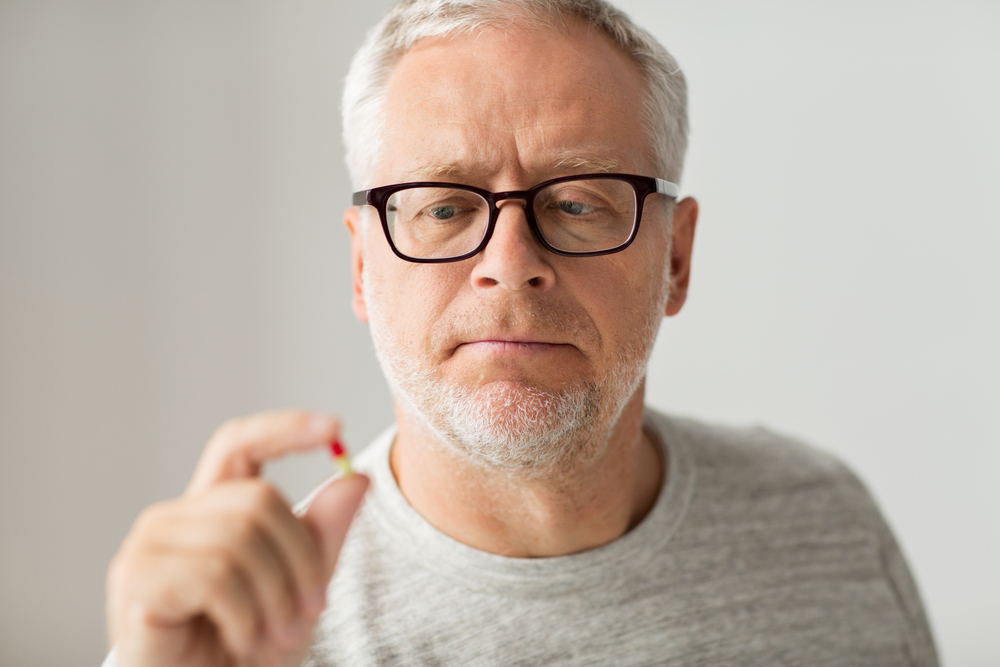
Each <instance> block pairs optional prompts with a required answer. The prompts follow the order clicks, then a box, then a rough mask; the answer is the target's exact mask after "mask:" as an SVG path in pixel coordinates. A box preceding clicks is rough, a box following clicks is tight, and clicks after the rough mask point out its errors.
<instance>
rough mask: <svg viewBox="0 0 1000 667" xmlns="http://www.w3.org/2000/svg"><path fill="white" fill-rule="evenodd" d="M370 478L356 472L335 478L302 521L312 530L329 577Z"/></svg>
mask: <svg viewBox="0 0 1000 667" xmlns="http://www.w3.org/2000/svg"><path fill="white" fill-rule="evenodd" d="M369 483H370V480H369V479H368V478H367V477H366V476H365V475H361V474H353V475H349V476H347V477H341V478H338V479H335V480H333V481H332V482H330V483H328V484H327V485H326V486H325V487H323V488H322V489H321V490H320V491H319V492H318V493H317V494H316V495H315V496H314V497H313V499H312V502H311V503H310V504H309V507H308V509H306V511H305V513H304V514H302V517H301V521H302V522H303V523H305V524H306V527H307V528H309V530H310V531H311V532H312V534H313V537H314V538H315V539H316V544H318V545H319V549H320V554H321V556H322V558H323V576H324V577H325V578H327V579H329V578H330V577H331V576H332V575H333V568H334V567H336V565H337V557H338V556H339V555H340V548H341V547H342V546H344V538H345V537H346V536H347V529H348V528H350V527H351V521H353V520H354V515H355V514H357V511H358V508H359V507H361V500H362V499H363V498H364V495H365V491H367V490H368V485H369Z"/></svg>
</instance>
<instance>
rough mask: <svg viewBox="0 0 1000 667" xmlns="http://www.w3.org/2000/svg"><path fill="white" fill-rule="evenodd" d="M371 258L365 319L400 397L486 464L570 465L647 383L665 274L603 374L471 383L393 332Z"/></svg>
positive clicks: (563, 321)
mask: <svg viewBox="0 0 1000 667" xmlns="http://www.w3.org/2000/svg"><path fill="white" fill-rule="evenodd" d="M369 266H370V264H369V263H368V262H365V264H364V269H365V270H364V273H365V275H364V276H363V280H362V284H363V286H364V298H365V304H366V307H367V311H368V321H369V326H370V328H371V333H372V340H373V341H374V343H375V353H376V355H377V357H378V360H379V363H380V364H381V366H382V371H383V373H385V376H386V379H387V380H388V382H389V386H390V389H391V390H392V393H393V395H394V397H395V398H396V401H397V402H398V403H399V405H400V406H401V407H402V408H403V410H404V411H405V412H406V413H407V414H408V415H409V416H410V417H411V418H413V419H414V420H415V421H416V422H417V424H418V425H420V426H422V427H424V429H426V430H427V431H428V433H429V434H430V435H431V436H432V437H433V438H434V439H435V440H437V441H438V442H439V443H441V444H443V445H445V446H447V447H448V448H449V449H451V450H452V451H454V452H456V453H458V454H460V455H461V456H463V457H465V458H467V459H468V460H471V461H472V462H473V463H475V464H477V465H479V466H481V467H485V468H488V469H492V470H497V471H505V472H507V473H511V474H516V475H519V476H527V477H541V476H547V475H550V474H551V473H554V472H563V473H566V472H569V471H570V470H572V469H574V468H575V467H577V466H579V465H581V464H585V463H586V461H587V460H589V459H592V458H593V457H594V456H595V455H597V454H599V453H600V451H601V450H602V448H603V447H604V446H605V445H606V444H607V443H608V441H609V438H610V436H611V432H612V431H613V429H614V427H615V425H616V424H617V422H618V419H619V417H620V416H621V414H622V411H623V410H624V409H625V406H626V405H627V404H628V402H629V400H630V399H631V398H632V397H633V396H634V394H635V392H636V391H637V390H638V388H639V386H640V384H641V383H642V380H643V378H644V376H645V372H646V364H647V362H648V361H649V355H650V354H651V353H652V347H653V342H654V340H655V338H656V333H657V331H658V329H659V324H660V322H661V321H662V317H663V311H664V307H665V305H666V296H667V295H666V291H667V290H666V287H665V285H666V281H664V289H663V290H662V291H663V292H664V294H662V295H659V296H660V297H661V298H659V299H657V304H656V310H651V313H650V317H649V318H648V321H647V322H646V325H645V326H644V327H641V328H642V329H643V331H639V332H636V337H635V338H633V340H632V341H631V342H630V344H628V345H623V346H622V347H621V351H620V352H619V354H618V358H617V359H616V360H615V362H614V363H613V364H612V366H611V369H610V372H609V373H608V374H607V376H606V377H604V378H601V379H599V380H598V381H595V382H586V383H584V382H581V383H578V384H575V385H569V386H566V387H564V388H561V389H560V390H558V391H553V390H547V389H543V388H539V387H536V386H533V385H530V384H528V383H526V382H518V381H509V380H503V381H494V382H490V383H488V384H485V385H483V386H480V387H467V386H464V385H461V384H458V383H455V382H449V381H446V380H445V379H443V378H441V377H440V376H439V375H437V374H436V373H435V372H434V371H433V370H431V369H427V368H422V367H421V366H422V364H421V358H420V354H419V352H418V351H416V350H414V349H408V348H409V346H408V345H407V344H406V343H404V342H403V341H401V340H399V339H396V338H395V337H394V336H393V335H392V333H391V331H392V330H391V328H390V327H388V326H386V325H387V324H388V323H389V322H390V321H391V320H390V318H389V317H388V314H387V313H385V312H383V308H382V304H381V303H380V302H379V301H378V298H377V296H376V293H377V292H378V289H377V288H375V287H374V285H375V283H374V282H373V281H372V278H373V276H371V275H369V274H370V272H369V271H368V268H369ZM480 317H481V316H480ZM511 317H515V318H517V319H520V320H522V321H529V322H537V323H540V324H546V325H547V326H549V327H551V326H552V322H553V320H556V319H557V318H558V319H559V320H560V325H561V326H564V327H565V326H567V325H568V326H569V327H570V330H572V327H573V322H574V321H576V320H575V319H574V318H572V317H569V318H567V317H565V316H564V315H563V316H560V315H559V314H556V313H552V312H546V311H545V310H542V309H534V310H529V311H528V312H520V313H517V314H513V315H512V314H510V313H508V314H506V319H507V320H508V321H509V319H510V318H511ZM497 319H502V318H500V317H499V316H497ZM550 330H551V329H550ZM581 335H584V334H581Z"/></svg>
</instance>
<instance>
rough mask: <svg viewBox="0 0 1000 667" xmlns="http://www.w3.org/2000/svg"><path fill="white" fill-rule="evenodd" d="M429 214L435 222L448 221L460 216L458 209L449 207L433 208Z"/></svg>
mask: <svg viewBox="0 0 1000 667" xmlns="http://www.w3.org/2000/svg"><path fill="white" fill-rule="evenodd" d="M427 213H428V215H430V216H431V217H432V218H434V219H435V220H447V219H448V218H451V217H453V216H455V215H457V214H458V207H457V206H447V205H439V206H432V207H431V208H430V209H429V210H428V211H427Z"/></svg>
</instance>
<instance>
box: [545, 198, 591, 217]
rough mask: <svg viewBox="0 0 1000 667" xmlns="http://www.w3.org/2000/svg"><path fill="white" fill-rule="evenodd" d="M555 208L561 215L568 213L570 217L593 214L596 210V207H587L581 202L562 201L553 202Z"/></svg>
mask: <svg viewBox="0 0 1000 667" xmlns="http://www.w3.org/2000/svg"><path fill="white" fill-rule="evenodd" d="M555 205H556V207H557V208H558V209H559V210H560V211H562V212H563V213H568V214H570V215H586V214H587V213H593V212H594V211H595V210H597V207H596V206H589V205H587V204H584V203H583V202H578V201H572V200H564V201H560V202H555Z"/></svg>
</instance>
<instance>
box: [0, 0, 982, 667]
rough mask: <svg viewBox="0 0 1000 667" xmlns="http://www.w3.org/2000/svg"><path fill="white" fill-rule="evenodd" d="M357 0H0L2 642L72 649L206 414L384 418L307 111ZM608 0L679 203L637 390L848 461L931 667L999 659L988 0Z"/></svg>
mask: <svg viewBox="0 0 1000 667" xmlns="http://www.w3.org/2000/svg"><path fill="white" fill-rule="evenodd" d="M387 4H388V3H387V2H385V1H383V0H376V1H375V2H369V3H353V2H352V3H331V2H325V3H319V2H287V3H277V2H272V3H260V2H236V1H232V2H222V1H218V0H211V1H199V2H187V1H185V2H160V3H154V2H134V1H133V2H125V1H124V0H123V1H121V2H85V3H81V2H74V3H71V2H62V3H60V2H51V1H48V0H33V1H30V2H29V1H13V0H0V665H2V666H3V667H14V666H18V667H32V666H35V665H67V666H68V665H87V664H98V663H99V662H100V660H101V659H102V656H103V654H104V639H103V579H104V571H105V568H106V566H107V562H108V560H109V559H110V557H111V555H112V554H113V553H114V551H115V550H116V549H117V546H118V543H119V542H120V540H121V538H122V537H123V536H124V534H125V533H126V531H127V530H128V527H129V525H130V524H131V522H132V520H133V519H134V517H135V516H136V514H137V513H138V512H139V511H140V510H141V508H142V507H144V506H146V505H147V504H149V503H151V502H153V501H155V500H158V499H162V498H166V497H170V496H173V495H176V494H177V493H178V492H179V491H181V490H182V488H183V486H184V484H185V482H186V479H187V477H188V475H189V474H190V472H191V469H192V466H193V464H194V462H195V460H196V458H197V455H198V453H199V451H200V449H201V447H202V446H203V444H204V441H205V439H206V438H207V437H208V435H209V434H210V433H211V431H212V429H213V428H214V427H215V426H216V425H217V424H218V423H220V422H221V421H223V420H224V419H226V418H227V417H230V416H234V415H238V414H243V413H248V412H253V411H257V410H261V409H265V408H271V407H284V406H303V407H310V408H317V409H322V410H328V411H331V412H335V413H337V414H339V415H341V416H342V417H343V418H344V420H345V422H346V424H347V431H346V435H347V440H348V442H349V443H350V444H351V445H353V446H354V447H355V448H356V449H357V448H360V447H362V446H363V445H364V444H365V443H366V442H367V441H368V439H369V438H371V437H372V436H373V435H375V434H376V433H377V432H378V431H379V430H381V428H382V427H383V426H384V425H385V424H386V423H387V422H388V421H389V419H390V418H391V411H390V406H389V397H388V392H387V391H386V388H385V385H384V382H383V381H382V379H381V377H380V375H379V373H378V370H377V366H376V363H375V360H374V355H373V354H372V351H371V344H370V342H369V341H368V339H367V331H366V329H365V327H364V326H362V325H361V324H359V323H358V322H356V321H355V320H354V318H353V316H352V315H351V313H350V309H349V304H348V299H349V293H350V290H349V272H348V265H347V260H348V246H347V238H346V233H345V232H344V231H343V228H342V226H341V215H342V211H343V208H344V207H345V205H346V204H347V203H348V201H349V194H350V188H349V185H348V183H347V178H346V173H345V170H344V168H343V166H342V163H341V147H340V142H339V119H338V103H339V86H340V82H341V81H342V78H343V76H344V74H345V72H346V68H347V63H348V59H349V57H350V54H351V53H352V52H353V50H354V49H355V48H356V47H357V46H358V44H359V43H360V40H361V37H362V34H363V31H364V30H365V29H367V28H368V27H369V26H370V25H372V24H373V23H374V22H375V21H376V20H377V18H378V17H379V16H380V15H381V13H382V12H383V11H384V9H385V7H386V6H387ZM622 6H623V7H624V8H625V9H626V10H627V11H629V12H630V13H631V14H632V15H633V16H634V18H636V19H637V20H638V21H639V22H640V23H642V24H644V25H646V26H647V27H649V28H650V29H651V30H652V31H653V32H654V33H655V34H656V35H657V36H659V37H660V38H661V39H662V40H663V41H664V43H665V44H666V45H667V46H668V48H670V49H671V50H672V51H673V52H674V54H675V55H676V56H677V58H678V59H679V61H680V62H681V64H682V66H683V67H684V69H685V72H686V73H687V75H688V78H689V81H690V86H691V113H692V120H693V134H692V141H691V149H690V152H689V162H688V170H687V174H686V177H685V179H684V182H683V184H682V185H683V189H684V191H685V192H688V193H692V194H695V195H697V196H698V197H699V199H700V200H701V203H702V219H701V223H700V227H699V230H698V237H697V241H696V246H695V247H696V252H695V263H694V274H693V282H692V289H691V295H690V300H689V303H688V305H687V307H686V308H685V310H684V312H683V313H682V314H681V315H680V317H678V318H676V319H674V320H670V321H668V322H667V324H666V326H665V327H664V330H663V332H662V335H661V340H660V341H659V344H658V348H657V351H656V353H655V356H654V360H653V362H652V366H651V369H650V381H649V389H650V392H649V395H650V402H651V403H652V404H654V405H656V406H659V407H661V408H665V409H667V410H671V411H674V412H679V413H684V414H691V415H696V416H700V417H704V418H708V419H716V420H722V421H727V422H733V423H764V424H767V425H769V426H771V427H773V428H776V429H778V430H783V431H786V432H789V433H792V434H795V435H799V436H801V437H803V438H806V439H807V440H809V441H811V442H813V443H816V444H817V445H819V446H822V447H824V448H826V449H828V450H831V451H833V452H836V453H837V454H839V455H840V456H841V457H843V458H844V459H846V460H847V461H848V462H849V463H850V464H851V465H852V466H854V468H855V469H856V470H858V471H859V473H860V474H861V475H862V477H863V478H864V479H865V480H866V481H867V482H868V484H869V485H870V487H871V488H872V490H873V492H874V493H875V495H876V496H877V498H878V499H879V500H880V502H881V503H882V506H883V508H884V510H885V512H886V514H887V516H888V518H889V520H890V522H891V523H892V525H893V526H894V527H895V529H896V532H897V533H898V535H899V538H900V541H901V543H902V545H903V548H904V550H905V551H906V553H907V554H908V556H909V559H910V562H911V564H912V566H913V568H914V570H915V573H916V575H917V578H918V580H919V583H920V585H921V588H922V590H923V593H924V597H925V600H926V603H927V605H928V607H929V610H930V615H931V620H932V622H933V625H934V628H935V630H936V633H937V637H938V641H939V644H940V648H941V652H942V654H943V657H944V658H945V661H946V662H947V663H948V664H953V665H981V666H984V667H985V666H986V665H997V664H1000V648H998V646H1000V645H998V644H997V642H996V637H995V635H996V629H997V627H1000V614H998V611H997V606H996V600H997V599H1000V575H998V573H997V566H996V564H997V563H1000V485H998V484H997V482H996V480H995V476H996V471H997V470H998V469H1000V448H998V445H1000V420H998V419H997V417H998V414H1000V348H998V341H1000V268H998V267H1000V260H998V256H1000V203H998V202H1000V197H998V183H1000V130H998V123H997V119H998V118H1000V92H998V82H1000V39H997V36H998V35H1000V6H998V4H997V3H996V2H993V1H992V0H990V1H985V0H984V1H975V0H959V1H953V2H949V3H945V2H943V1H942V2H921V1H916V2H890V1H888V0H878V1H872V0H866V1H861V0H845V1H843V2H838V3H803V2H792V1H788V2H782V1H780V0H758V1H755V2H750V3H748V2H740V1H737V0H731V1H727V2H723V1H709V0H698V1H697V2H675V1H672V0H628V1H626V2H623V3H622ZM328 466H329V464H328V463H327V462H326V461H324V460H323V459H322V458H321V457H318V456H306V457H301V458H299V459H296V460H290V461H285V462H282V463H280V464H278V465H276V466H274V467H272V468H271V469H270V470H269V473H268V474H269V475H270V476H271V477H272V478H274V479H276V480H277V481H278V483H279V484H280V485H281V486H282V487H283V488H284V489H285V490H286V492H287V493H288V495H289V496H300V495H301V494H302V493H304V491H305V490H306V489H308V488H309V487H310V486H311V485H312V484H313V483H315V482H316V481H317V480H319V479H321V478H322V477H323V476H324V475H325V474H326V473H327V471H328V469H329V467H328Z"/></svg>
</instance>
